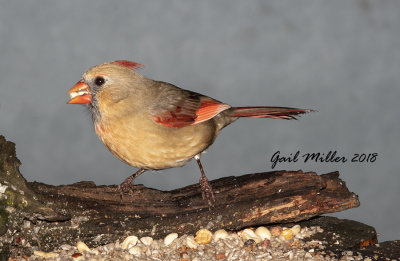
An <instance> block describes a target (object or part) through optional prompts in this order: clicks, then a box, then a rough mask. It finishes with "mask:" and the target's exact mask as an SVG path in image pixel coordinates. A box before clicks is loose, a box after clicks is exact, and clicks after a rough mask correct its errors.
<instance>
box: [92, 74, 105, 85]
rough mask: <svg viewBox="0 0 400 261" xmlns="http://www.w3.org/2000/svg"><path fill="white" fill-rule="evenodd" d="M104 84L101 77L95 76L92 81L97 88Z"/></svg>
mask: <svg viewBox="0 0 400 261" xmlns="http://www.w3.org/2000/svg"><path fill="white" fill-rule="evenodd" d="M105 82H106V80H104V78H103V77H101V76H97V77H96V78H95V79H94V83H95V84H96V85H97V86H102V85H103V84H104V83H105Z"/></svg>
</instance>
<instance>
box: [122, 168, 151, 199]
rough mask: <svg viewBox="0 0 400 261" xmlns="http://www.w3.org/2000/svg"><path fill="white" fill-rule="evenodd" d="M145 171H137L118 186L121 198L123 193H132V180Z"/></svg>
mask: <svg viewBox="0 0 400 261" xmlns="http://www.w3.org/2000/svg"><path fill="white" fill-rule="evenodd" d="M145 171H146V170H145V169H139V170H138V171H136V172H135V173H134V174H132V175H130V176H129V177H127V178H126V179H125V180H124V182H122V183H121V184H119V185H118V187H117V190H119V191H120V192H121V197H122V195H123V194H124V193H132V192H133V180H134V179H135V178H136V177H137V176H139V175H140V174H142V173H143V172H145Z"/></svg>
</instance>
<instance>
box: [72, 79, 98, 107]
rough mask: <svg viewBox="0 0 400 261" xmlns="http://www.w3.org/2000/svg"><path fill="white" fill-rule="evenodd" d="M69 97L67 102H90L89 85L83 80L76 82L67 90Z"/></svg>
mask: <svg viewBox="0 0 400 261" xmlns="http://www.w3.org/2000/svg"><path fill="white" fill-rule="evenodd" d="M67 93H68V94H69V96H70V97H71V98H70V100H69V101H68V102H67V103H68V104H87V103H91V102H92V94H91V93H90V88H89V86H88V85H87V84H86V83H84V82H83V81H79V82H77V83H76V84H75V85H74V87H72V88H71V89H70V90H69V91H68V92H67Z"/></svg>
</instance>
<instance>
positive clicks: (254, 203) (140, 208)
mask: <svg viewBox="0 0 400 261" xmlns="http://www.w3.org/2000/svg"><path fill="white" fill-rule="evenodd" d="M11 153H12V154H13V155H11V157H9V158H14V159H15V160H16V161H18V159H16V157H15V151H12V150H11ZM1 160H2V159H0V161H1ZM4 166H5V165H4ZM4 166H3V170H2V171H3V172H1V173H0V174H1V175H0V178H2V179H3V180H5V182H8V183H7V184H8V185H7V189H6V192H5V193H4V195H6V197H7V195H11V193H14V194H13V195H14V198H15V199H16V202H20V201H21V202H25V201H26V199H28V200H27V201H26V202H28V203H26V204H25V205H23V204H14V203H15V202H14V201H13V202H10V201H7V202H6V204H7V206H8V207H11V208H8V211H10V209H12V208H14V209H16V211H14V212H13V214H12V215H9V216H8V222H6V223H7V226H8V231H12V230H14V231H16V232H14V234H9V233H6V234H4V236H3V239H4V238H5V239H7V240H8V241H10V240H12V238H15V237H17V236H19V233H20V234H21V235H22V236H23V237H24V238H25V239H26V240H27V242H29V243H30V244H31V245H38V244H40V245H41V249H43V250H51V249H53V248H54V247H56V246H58V245H60V244H65V243H66V244H74V243H75V242H76V240H77V239H78V238H79V239H80V240H83V241H85V242H88V244H89V246H94V245H100V244H106V243H109V242H114V241H115V240H116V239H117V238H122V237H124V236H125V235H127V234H135V235H137V236H145V235H146V236H152V237H154V238H160V237H163V236H164V235H166V234H168V233H171V232H178V233H194V232H195V231H196V230H198V229H199V228H201V227H205V228H208V229H210V230H215V229H220V228H224V229H227V230H239V229H241V228H243V227H248V226H257V225H261V224H270V223H284V222H296V221H300V220H305V219H309V218H311V217H315V216H318V215H321V214H324V213H331V212H337V211H342V210H345V209H348V208H352V207H357V206H358V205H359V201H358V198H357V196H356V195H355V194H353V193H351V192H349V191H348V189H347V187H346V185H345V183H344V182H343V181H342V180H340V179H339V178H338V176H339V174H338V173H337V172H333V173H328V174H324V175H317V174H316V173H314V172H307V173H303V172H302V171H274V172H265V173H257V174H247V175H243V176H240V177H233V176H231V177H225V178H221V179H218V180H214V181H211V185H212V187H213V189H214V192H215V199H216V204H215V206H214V207H212V208H209V207H208V205H207V203H206V202H205V201H204V200H203V199H202V194H201V190H200V186H199V185H198V184H195V185H191V186H187V187H184V188H180V189H176V190H172V191H160V190H155V189H151V188H146V187H144V186H143V185H136V186H135V191H134V192H133V193H132V195H126V196H124V197H123V198H122V200H121V198H120V194H119V192H117V191H115V188H116V187H115V186H96V185H95V184H94V183H93V182H79V183H75V184H72V185H63V186H51V185H46V184H43V183H37V182H32V183H27V186H25V187H24V186H23V185H21V186H19V187H18V189H14V188H13V186H12V184H10V182H11V181H10V180H8V181H6V179H7V175H6V174H4V171H6V172H7V171H9V172H10V171H13V172H15V173H17V174H18V175H20V173H19V170H18V166H19V161H18V164H16V163H15V162H14V163H13V164H7V166H5V167H4ZM10 166H13V167H12V168H8V167H10ZM4 168H8V169H7V170H6V169H4ZM21 180H23V178H22V176H21V178H20V179H19V182H22V181H21ZM0 181H1V180H0ZM23 181H24V180H23ZM24 189H26V191H28V192H29V193H28V194H26V193H21V191H23V190H24ZM22 194H23V195H22ZM17 195H19V196H20V197H19V198H18V196H17ZM8 199H9V198H8ZM17 199H18V200H17ZM24 200H25V201H24ZM33 204H35V205H33ZM32 206H34V207H32ZM0 211H1V209H0ZM24 220H31V221H33V223H32V226H40V230H39V231H36V232H35V233H33V232H32V231H35V229H30V230H29V231H23V229H21V227H23V225H24V224H23V222H27V221H24ZM55 221H58V222H55ZM25 225H26V224H25ZM3 231H4V230H3ZM0 236H1V235H0Z"/></svg>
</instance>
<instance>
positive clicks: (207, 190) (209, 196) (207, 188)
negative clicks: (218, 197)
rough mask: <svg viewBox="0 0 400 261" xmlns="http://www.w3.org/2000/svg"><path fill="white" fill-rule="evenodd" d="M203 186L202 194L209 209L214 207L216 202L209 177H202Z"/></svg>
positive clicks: (201, 183)
mask: <svg viewBox="0 0 400 261" xmlns="http://www.w3.org/2000/svg"><path fill="white" fill-rule="evenodd" d="M200 185H201V194H202V196H203V200H206V201H207V203H208V206H209V207H212V206H213V205H214V202H215V198H214V192H213V190H212V187H211V184H210V182H209V181H208V179H207V177H206V176H205V175H204V176H203V175H202V177H201V178H200Z"/></svg>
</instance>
